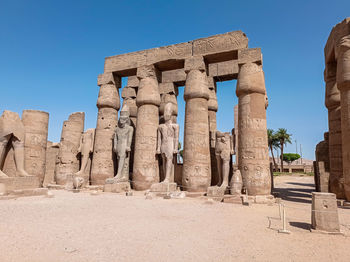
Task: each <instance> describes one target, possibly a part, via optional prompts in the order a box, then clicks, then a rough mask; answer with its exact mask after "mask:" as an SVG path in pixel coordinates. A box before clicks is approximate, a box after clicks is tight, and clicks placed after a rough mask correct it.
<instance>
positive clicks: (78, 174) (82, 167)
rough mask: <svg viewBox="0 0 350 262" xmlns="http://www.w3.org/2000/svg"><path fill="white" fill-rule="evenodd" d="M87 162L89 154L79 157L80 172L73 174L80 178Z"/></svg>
mask: <svg viewBox="0 0 350 262" xmlns="http://www.w3.org/2000/svg"><path fill="white" fill-rule="evenodd" d="M88 160H89V154H87V155H81V167H80V170H79V171H78V172H77V173H75V175H76V176H81V175H82V174H84V172H85V169H86V166H87V163H88Z"/></svg>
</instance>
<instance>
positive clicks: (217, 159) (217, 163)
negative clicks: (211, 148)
mask: <svg viewBox="0 0 350 262" xmlns="http://www.w3.org/2000/svg"><path fill="white" fill-rule="evenodd" d="M215 156H216V165H217V168H218V174H219V179H218V184H217V185H216V186H220V185H221V183H222V180H223V178H222V163H221V157H220V155H215Z"/></svg>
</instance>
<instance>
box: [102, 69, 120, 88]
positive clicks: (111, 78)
mask: <svg viewBox="0 0 350 262" xmlns="http://www.w3.org/2000/svg"><path fill="white" fill-rule="evenodd" d="M106 84H114V85H116V86H117V87H118V88H120V85H121V78H120V77H118V76H117V77H116V76H115V75H113V73H104V74H100V75H98V77H97V85H98V86H101V85H106Z"/></svg>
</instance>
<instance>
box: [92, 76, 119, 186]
mask: <svg viewBox="0 0 350 262" xmlns="http://www.w3.org/2000/svg"><path fill="white" fill-rule="evenodd" d="M97 84H98V85H99V86H100V92H99V95H98V99H97V108H98V116H97V124H96V130H95V140H94V152H93V158H92V164H91V184H92V185H103V184H104V183H105V180H106V179H107V178H112V177H113V176H114V174H115V165H116V159H115V156H114V154H113V136H114V130H115V128H116V125H117V123H118V110H119V108H120V99H119V91H118V89H119V88H120V86H121V79H120V77H114V76H113V74H112V73H105V74H103V75H99V77H98V83H97Z"/></svg>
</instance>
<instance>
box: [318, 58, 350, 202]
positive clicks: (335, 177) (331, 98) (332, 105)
mask: <svg viewBox="0 0 350 262" xmlns="http://www.w3.org/2000/svg"><path fill="white" fill-rule="evenodd" d="M336 71H337V67H336V63H328V64H327V65H326V69H325V72H324V79H325V82H326V96H325V105H326V107H327V109H328V129H329V141H328V142H329V148H328V150H329V153H328V155H329V190H330V192H332V193H334V194H336V196H337V198H340V199H343V198H344V197H345V196H344V178H343V160H342V133H341V112H340V92H339V90H338V87H337V82H336ZM316 151H317V149H316ZM326 168H328V167H326Z"/></svg>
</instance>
